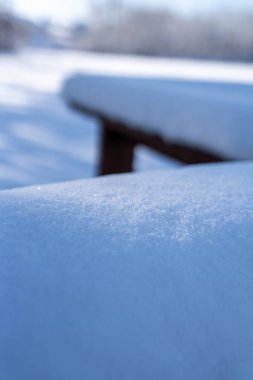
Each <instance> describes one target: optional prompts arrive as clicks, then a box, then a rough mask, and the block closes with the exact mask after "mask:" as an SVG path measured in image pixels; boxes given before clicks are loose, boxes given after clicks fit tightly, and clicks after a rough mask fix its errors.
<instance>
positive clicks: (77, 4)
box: [6, 0, 253, 23]
mask: <svg viewBox="0 0 253 380" xmlns="http://www.w3.org/2000/svg"><path fill="white" fill-rule="evenodd" d="M6 1H7V0H6ZM94 1H95V0H42V1H41V0H10V2H11V4H12V8H13V9H14V11H15V12H16V13H18V14H19V15H22V16H26V17H28V18H31V19H33V20H46V19H50V20H52V21H56V22H60V23H71V22H74V21H83V20H86V19H87V17H88V15H89V3H92V2H94ZM96 1H97V2H98V1H106V0H96ZM123 1H124V3H126V4H129V5H135V6H137V5H145V6H149V7H158V6H159V7H165V8H171V9H175V10H177V11H180V12H184V13H194V12H205V11H209V10H211V11H212V10H217V9H222V8H229V9H247V8H251V9H253V1H252V0H123Z"/></svg>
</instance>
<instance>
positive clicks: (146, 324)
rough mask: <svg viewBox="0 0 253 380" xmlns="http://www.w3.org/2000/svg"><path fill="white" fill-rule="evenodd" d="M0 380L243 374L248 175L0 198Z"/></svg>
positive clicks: (248, 308) (249, 348)
mask: <svg viewBox="0 0 253 380" xmlns="http://www.w3.org/2000/svg"><path fill="white" fill-rule="evenodd" d="M0 225H1V229H0V252H1V254H0V260H1V261H0V271H1V275H0V304H1V317H0V321H1V328H0V377H1V378H2V379H19V380H23V379H24V380H26V379H36V380H40V379H41V380H42V379H48V380H51V379H61V380H68V379H75V380H79V379H80V380H83V379H89V380H98V379H99V380H108V379H110V380H118V379H126V380H128V379H129V380H135V379H136V380H139V379H145V380H149V379H150V380H153V379H159V380H162V379H177V380H185V379H188V380H196V379H206V380H213V379H240V380H250V379H251V378H252V373H253V361H252V355H253V329H252V321H253V271H252V268H253V255H252V252H253V235H252V231H253V164H252V163H244V164H234V165H232V164H224V165H208V166H204V165H203V166H195V167H191V168H190V167H189V168H187V169H178V170H170V171H168V170H167V171H160V172H159V171H158V172H153V173H142V174H134V175H124V176H111V177H104V178H99V179H94V180H83V181H77V182H70V183H64V184H58V185H49V186H40V187H38V186H36V187H32V188H25V189H17V190H10V191H1V192H0Z"/></svg>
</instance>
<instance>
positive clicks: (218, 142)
mask: <svg viewBox="0 0 253 380" xmlns="http://www.w3.org/2000/svg"><path fill="white" fill-rule="evenodd" d="M225 68H226V66H225ZM230 68H231V67H230ZM232 68H233V66H232ZM213 70H214V73H212V71H211V70H210V73H212V74H213V75H212V77H211V78H210V79H209V80H208V75H206V77H204V78H206V79H203V75H202V76H199V78H198V77H196V76H195V78H194V81H191V80H190V79H189V78H188V79H186V78H181V79H180V77H179V78H177V79H175V78H174V79H168V78H167V79H166V77H163V78H160V79H159V78H157V77H154V76H153V77H149V78H145V77H142V78H141V77H136V76H135V77H126V76H125V77H124V76H109V75H95V74H77V75H74V76H73V77H71V78H70V79H68V80H67V81H66V83H65V86H64V90H63V94H64V97H65V99H66V101H67V102H68V104H69V105H70V106H71V107H73V108H74V109H76V110H78V111H81V112H84V113H89V114H92V115H95V116H96V117H98V118H99V119H100V121H101V123H102V125H103V132H102V135H103V138H102V148H101V159H100V173H101V174H108V173H114V172H124V171H131V170H132V163H133V152H134V147H135V146H136V144H145V145H147V146H149V147H151V148H153V149H156V150H158V151H159V152H161V153H164V154H167V155H169V156H171V157H173V158H176V159H178V160H181V161H182V162H184V163H203V162H216V161H224V160H226V161H227V160H241V159H253V100H252V99H253V86H252V85H250V81H249V83H248V84H246V83H245V82H246V81H245V77H246V74H248V72H247V71H246V72H244V71H245V70H246V69H241V70H237V71H236V70H235V73H234V78H233V75H232V74H231V73H230V77H229V78H226V76H225V75H224V73H223V78H224V79H223V80H222V79H221V77H220V75H214V74H215V70H216V71H217V69H215V67H214V68H213ZM224 70H225V69H224ZM186 73H187V69H186ZM218 74H219V72H218ZM243 74H245V75H244V76H243ZM240 75H241V77H242V78H243V79H244V80H243V81H241V82H242V83H241V82H240V78H241V77H240ZM210 76H211V75H210ZM201 78H202V79H201ZM249 79H252V78H249Z"/></svg>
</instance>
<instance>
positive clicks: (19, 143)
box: [0, 50, 171, 189]
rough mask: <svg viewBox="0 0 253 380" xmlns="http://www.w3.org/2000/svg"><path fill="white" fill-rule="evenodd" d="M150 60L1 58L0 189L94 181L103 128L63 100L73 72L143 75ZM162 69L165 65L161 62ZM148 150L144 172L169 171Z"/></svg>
mask: <svg viewBox="0 0 253 380" xmlns="http://www.w3.org/2000/svg"><path fill="white" fill-rule="evenodd" d="M145 62H146V60H145V59H144V60H142V59H134V58H120V57H119V58H118V57H114V56H101V55H96V54H82V53H74V52H62V51H60V52H57V51H46V50H26V51H23V52H20V53H19V54H16V55H0V126H1V129H0V151H1V155H0V189H4V188H11V187H19V186H26V185H32V184H37V183H40V184H41V183H50V182H58V181H63V180H71V179H80V178H85V177H86V178H87V177H91V176H94V175H95V173H96V162H97V153H98V145H99V126H98V124H97V123H96V122H95V121H94V120H92V119H89V118H84V117H81V116H79V115H76V114H74V113H73V112H71V111H69V110H68V109H67V107H66V106H65V104H64V102H63V100H62V99H61V98H60V96H59V94H60V90H61V87H62V82H63V80H64V79H65V78H66V77H67V76H69V75H71V74H72V73H73V72H76V71H80V70H82V71H83V70H84V71H86V72H102V73H104V72H107V73H108V72H111V73H112V72H121V73H126V72H137V73H138V72H141V68H142V67H143V64H144V63H145ZM158 64H159V61H158ZM169 165H171V163H169V162H168V161H167V160H166V159H164V158H161V157H160V156H158V155H153V154H151V153H150V152H147V151H144V150H142V151H141V152H140V153H139V154H138V155H137V160H136V167H137V168H138V170H143V169H153V168H162V167H168V166H169Z"/></svg>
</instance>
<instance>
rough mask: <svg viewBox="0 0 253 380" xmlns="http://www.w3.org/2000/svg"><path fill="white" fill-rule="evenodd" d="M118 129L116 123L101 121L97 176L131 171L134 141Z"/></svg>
mask: <svg viewBox="0 0 253 380" xmlns="http://www.w3.org/2000/svg"><path fill="white" fill-rule="evenodd" d="M118 129H119V130H120V128H118V127H117V124H116V123H113V122H111V121H109V120H105V119H104V120H103V121H102V133H101V147H100V162H99V171H98V174H99V175H106V174H114V173H126V172H131V171H132V170H133V159H134V147H135V145H136V141H135V140H134V139H132V138H131V137H129V136H126V135H124V133H121V132H120V131H118Z"/></svg>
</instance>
